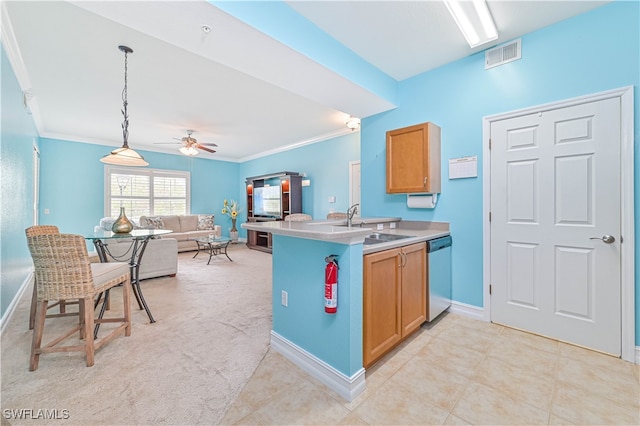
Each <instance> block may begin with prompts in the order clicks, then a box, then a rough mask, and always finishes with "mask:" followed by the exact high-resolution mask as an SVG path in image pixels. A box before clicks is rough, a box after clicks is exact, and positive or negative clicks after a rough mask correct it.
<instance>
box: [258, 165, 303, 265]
mask: <svg viewBox="0 0 640 426" xmlns="http://www.w3.org/2000/svg"><path fill="white" fill-rule="evenodd" d="M271 185H279V186H280V210H279V211H278V212H277V214H274V215H273V216H270V217H267V216H261V215H259V214H257V213H258V212H259V209H258V208H257V206H255V205H254V201H256V202H257V200H254V197H253V194H254V188H262V187H265V186H271ZM246 190H247V221H248V222H266V221H274V220H284V218H285V217H287V216H288V215H290V214H292V213H302V176H301V175H300V174H299V173H297V172H278V173H272V174H268V175H261V176H253V177H248V178H247V179H246ZM274 213H275V212H274ZM247 247H249V248H251V249H255V250H261V251H265V252H267V253H271V233H270V232H266V231H265V232H263V231H252V230H247Z"/></svg>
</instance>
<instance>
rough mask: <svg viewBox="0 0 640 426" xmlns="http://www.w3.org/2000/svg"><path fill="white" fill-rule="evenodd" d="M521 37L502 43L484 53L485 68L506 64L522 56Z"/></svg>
mask: <svg viewBox="0 0 640 426" xmlns="http://www.w3.org/2000/svg"><path fill="white" fill-rule="evenodd" d="M520 40H521V39H517V40H514V41H510V42H509V43H505V44H501V45H500V46H496V47H494V48H493V49H489V50H487V51H486V52H485V53H484V69H486V70H488V69H489V68H493V67H497V66H499V65H504V64H506V63H508V62H513V61H517V60H518V59H520V58H522V49H521V41H520Z"/></svg>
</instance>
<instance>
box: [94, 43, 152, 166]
mask: <svg viewBox="0 0 640 426" xmlns="http://www.w3.org/2000/svg"><path fill="white" fill-rule="evenodd" d="M118 49H120V51H121V52H124V90H123V91H122V103H123V109H122V116H123V117H124V121H123V122H122V139H123V143H122V148H118V149H114V150H113V151H111V153H109V154H107V155H105V156H104V157H102V158H101V159H100V161H102V162H103V163H106V164H114V165H116V166H148V165H149V163H147V162H146V161H145V159H144V157H143V156H142V155H140V154H138V153H137V152H136V151H134V150H133V149H131V148H129V143H128V139H129V115H128V114H127V105H128V102H127V55H128V54H129V53H133V50H132V49H131V48H129V47H127V46H118Z"/></svg>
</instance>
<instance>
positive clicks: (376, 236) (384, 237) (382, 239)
mask: <svg viewBox="0 0 640 426" xmlns="http://www.w3.org/2000/svg"><path fill="white" fill-rule="evenodd" d="M405 238H413V237H410V236H408V235H397V234H382V233H380V232H374V233H372V234H369V235H367V236H366V237H365V238H364V244H365V245H368V244H380V243H388V242H389V241H396V240H402V239H405Z"/></svg>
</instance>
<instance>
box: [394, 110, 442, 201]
mask: <svg viewBox="0 0 640 426" xmlns="http://www.w3.org/2000/svg"><path fill="white" fill-rule="evenodd" d="M440 182H441V178H440V127H438V126H437V125H435V124H433V123H422V124H416V125H415V126H409V127H404V128H402V129H396V130H390V131H388V132H387V193H388V194H394V193H402V194H404V193H429V194H436V193H439V192H440Z"/></svg>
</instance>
